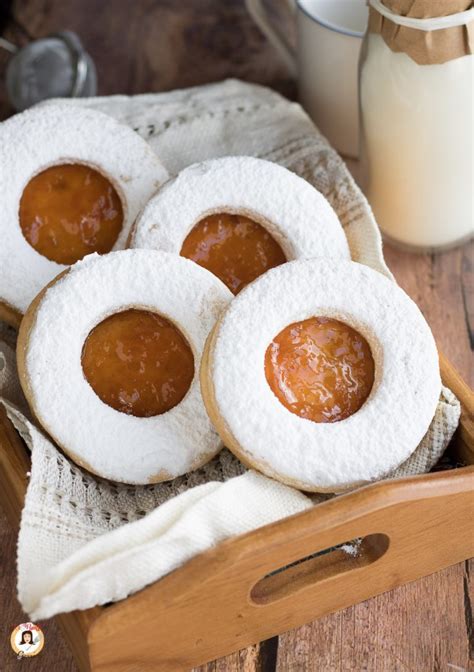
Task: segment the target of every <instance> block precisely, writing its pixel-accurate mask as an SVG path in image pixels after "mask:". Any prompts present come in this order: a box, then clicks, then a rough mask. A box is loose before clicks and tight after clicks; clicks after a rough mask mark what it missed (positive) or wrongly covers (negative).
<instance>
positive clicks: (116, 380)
mask: <svg viewBox="0 0 474 672" xmlns="http://www.w3.org/2000/svg"><path fill="white" fill-rule="evenodd" d="M82 370H83V372H84V376H85V377H86V380H87V381H88V382H89V384H90V386H91V387H92V389H93V390H94V392H95V393H96V394H97V396H98V397H99V398H100V399H101V400H102V401H103V402H104V403H105V404H108V405H109V406H112V408H115V409H116V410H117V411H120V412H121V413H127V414H129V415H135V416H138V417H140V418H146V417H150V416H153V415H160V414H161V413H166V411H169V410H170V409H171V408H173V407H174V406H176V405H177V404H179V402H180V401H181V400H182V399H183V397H184V396H185V395H186V392H187V391H188V389H189V387H190V385H191V383H192V380H193V377H194V356H193V353H192V351H191V348H190V347H189V344H188V342H187V341H186V339H185V338H184V336H183V335H182V334H181V332H180V331H179V330H178V329H177V328H176V327H175V326H174V325H173V324H172V323H171V322H170V321H169V320H167V319H166V318H164V317H162V316H161V315H157V314H155V313H152V312H150V311H147V310H138V309H130V310H125V311H123V312H121V313H115V314H114V315H111V316H110V317H107V318H106V319H105V320H104V321H103V322H100V324H98V325H97V326H96V327H95V328H94V329H92V331H91V332H90V334H89V335H88V337H87V339H86V341H85V343H84V347H83V349H82Z"/></svg>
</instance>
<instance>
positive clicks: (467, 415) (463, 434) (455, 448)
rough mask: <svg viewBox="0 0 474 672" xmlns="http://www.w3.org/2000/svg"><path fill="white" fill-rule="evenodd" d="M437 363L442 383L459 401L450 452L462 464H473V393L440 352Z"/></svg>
mask: <svg viewBox="0 0 474 672" xmlns="http://www.w3.org/2000/svg"><path fill="white" fill-rule="evenodd" d="M439 363H440V368H441V377H442V379H443V383H444V384H445V385H446V386H447V387H449V389H450V390H452V391H453V392H454V394H455V395H456V396H457V398H458V399H459V401H460V402H461V420H460V422H459V427H458V429H457V431H456V434H455V436H454V439H453V441H452V446H451V451H452V454H453V455H454V456H455V457H456V458H457V459H458V460H459V462H461V463H463V464H474V393H473V391H472V390H471V388H470V387H469V385H467V383H466V382H465V381H464V380H463V378H462V377H461V374H460V373H459V371H457V370H456V369H455V368H454V366H453V365H452V364H451V362H450V361H449V359H447V357H445V356H444V355H443V354H442V353H440V355H439Z"/></svg>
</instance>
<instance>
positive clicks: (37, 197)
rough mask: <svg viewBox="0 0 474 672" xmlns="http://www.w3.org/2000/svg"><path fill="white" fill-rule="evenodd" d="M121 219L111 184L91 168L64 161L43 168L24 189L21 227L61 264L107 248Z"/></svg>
mask: <svg viewBox="0 0 474 672" xmlns="http://www.w3.org/2000/svg"><path fill="white" fill-rule="evenodd" d="M122 223H123V210H122V203H121V201H120V198H119V196H118V194H117V192H116V191H115V189H114V187H113V186H112V185H111V183H110V182H109V181H108V180H107V179H106V178H105V177H104V176H103V175H101V174H100V173H99V172H97V170H93V169H92V168H89V167H88V166H81V165H75V164H73V165H70V164H64V165H62V166H53V167H52V168H48V169H47V170H43V172H42V173H39V174H38V175H36V176H35V177H33V178H32V179H31V180H30V181H29V182H28V184H27V185H26V187H25V190H24V191H23V194H22V197H21V200H20V227H21V230H22V232H23V235H24V236H25V238H26V240H27V241H28V242H29V244H30V245H31V246H32V247H34V248H35V250H36V251H37V252H39V253H40V254H42V255H43V256H44V257H47V258H48V259H50V260H51V261H56V262H57V263H58V264H73V263H74V262H75V261H78V260H79V259H82V258H83V257H85V256H86V254H90V253H91V252H99V254H104V253H105V252H109V251H110V250H111V249H112V247H113V246H114V243H115V241H116V240H117V238H118V236H119V233H120V230H121V228H122Z"/></svg>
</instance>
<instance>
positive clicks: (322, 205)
mask: <svg viewBox="0 0 474 672" xmlns="http://www.w3.org/2000/svg"><path fill="white" fill-rule="evenodd" d="M178 213H179V214H178ZM214 213H215V214H221V213H229V214H243V215H245V216H247V217H250V218H251V219H252V220H253V221H255V222H257V223H259V224H260V225H262V226H263V227H265V228H266V229H267V231H269V233H270V234H271V235H272V237H273V238H274V239H275V240H276V241H277V242H278V243H279V245H280V247H281V248H282V250H283V252H284V253H285V256H286V258H287V259H288V260H290V259H298V258H300V257H319V256H320V257H333V258H338V259H349V258H350V253H349V247H348V245H347V240H346V237H345V235H344V232H343V230H342V227H341V224H340V222H339V220H338V218H337V215H336V213H335V212H334V210H333V209H332V207H331V206H330V205H329V203H328V201H327V200H326V199H325V198H324V196H322V194H320V193H319V192H318V191H317V190H316V189H315V188H314V187H312V186H311V185H310V184H309V183H308V182H306V180H303V179H302V178H300V177H298V176H297V175H295V174H294V173H292V172H290V171H289V170H287V169H286V168H283V167H282V166H279V165H278V164H276V163H272V162H270V161H263V160H262V159H256V158H254V157H250V156H231V157H226V158H221V159H214V160H211V161H204V162H202V163H198V164H194V165H192V166H189V167H188V168H185V169H184V170H183V171H182V172H181V173H180V174H179V175H178V177H176V178H175V179H174V180H170V181H169V182H167V183H166V185H165V186H164V187H162V188H161V189H160V190H159V192H158V193H157V194H156V195H155V196H154V197H153V198H151V199H150V201H149V202H148V204H147V205H146V206H145V208H144V210H143V212H142V214H141V215H140V217H139V218H138V220H137V223H136V225H135V226H134V229H133V233H132V247H146V248H153V249H156V250H165V251H166V252H175V253H177V254H179V253H180V251H181V247H182V245H183V242H184V239H185V238H186V236H187V235H188V233H189V232H190V231H191V229H192V228H193V227H194V226H195V224H197V223H198V222H199V221H200V220H201V219H203V218H204V217H205V216H207V215H210V214H214Z"/></svg>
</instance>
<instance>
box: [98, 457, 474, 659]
mask: <svg viewBox="0 0 474 672" xmlns="http://www.w3.org/2000/svg"><path fill="white" fill-rule="evenodd" d="M473 492H474V467H466V468H464V469H458V470H453V471H448V472H442V473H438V474H430V475H427V476H426V475H424V476H416V477H413V478H409V479H402V480H399V481H387V482H383V483H377V484H374V485H372V486H369V487H367V488H363V489H360V490H358V491H356V492H353V493H351V494H348V495H342V496H341V497H338V498H335V499H333V500H330V501H328V502H325V503H324V504H320V505H319V506H317V507H315V508H314V509H310V510H308V511H306V512H304V513H301V514H298V515H296V516H293V517H291V518H287V519H284V520H282V521H279V522H277V523H274V524H273V525H268V526H266V527H264V528H261V529H259V530H256V531H254V532H251V533H249V534H246V535H244V536H241V537H238V538H237V539H234V540H229V541H227V542H224V543H222V544H220V545H219V546H218V547H217V548H216V549H214V550H211V551H208V552H206V553H203V554H201V555H199V556H197V557H195V558H193V559H192V560H191V561H189V562H188V563H187V564H186V565H184V566H183V567H182V568H180V569H179V570H177V571H175V572H173V573H171V574H169V575H168V576H166V577H164V578H163V579H161V580H160V581H158V582H156V583H155V584H153V585H151V586H150V587H148V588H146V589H145V590H143V591H141V592H140V593H137V594H136V595H132V596H131V597H129V598H128V599H127V600H124V601H123V602H120V603H117V604H114V605H112V606H110V607H109V608H107V609H104V610H103V611H102V614H101V615H100V616H99V618H98V619H97V620H96V621H94V623H93V624H92V626H91V629H90V633H89V651H90V656H91V662H92V669H93V670H94V671H95V672H112V671H114V672H125V671H126V670H127V671H129V670H133V669H137V670H138V669H140V670H142V671H148V670H149V671H150V672H151V670H156V669H160V670H162V671H163V672H171V671H175V670H186V669H190V668H192V667H193V666H196V665H200V664H203V663H205V662H206V661H208V660H213V659H215V658H217V657H220V656H223V655H225V654H228V653H230V652H231V651H234V650H237V649H239V648H242V647H245V646H248V645H250V644H253V643H255V642H257V641H260V640H263V639H267V638H268V637H271V636H273V635H276V634H279V633H281V632H284V631H286V630H290V629H291V628H295V627H297V626H299V625H301V624H303V623H306V622H308V621H311V620H314V619H315V618H318V617H319V616H323V615H325V614H328V613H331V612H333V611H338V610H340V609H344V608H345V607H348V606H350V605H352V604H355V603H357V602H361V601H363V600H366V599H368V598H369V597H372V596H374V595H377V594H379V593H382V592H385V591H387V590H391V589H392V588H395V587H397V586H400V585H402V584H404V583H407V582H409V581H413V580H415V579H417V578H419V577H421V576H425V575H427V574H431V573H433V572H436V571H438V570H440V569H442V568H444V567H447V566H448V565H450V564H454V563H457V562H460V561H462V560H464V559H466V558H469V557H471V556H472V555H474V498H473V496H472V493H473ZM368 535H377V536H376V538H378V539H380V538H382V539H383V537H382V535H386V536H387V537H388V539H389V544H388V548H386V550H384V549H382V552H379V553H378V557H375V558H374V559H373V561H369V562H362V563H357V562H355V563H354V565H353V567H352V568H349V569H348V568H347V567H346V566H345V567H344V570H343V571H342V572H341V571H338V570H337V568H336V571H334V569H333V568H331V566H330V565H331V563H330V562H327V563H326V564H327V566H326V567H323V568H321V567H318V568H317V571H315V572H314V571H312V569H311V564H310V569H309V571H307V572H306V573H305V572H303V574H304V576H303V578H301V577H300V578H299V579H298V580H297V581H295V572H294V569H291V570H290V571H289V577H285V576H284V575H285V572H281V573H280V575H275V576H276V577H278V578H274V577H270V578H269V579H266V581H270V582H271V583H273V584H276V585H273V586H270V598H269V599H264V600H262V599H261V592H260V594H259V595H257V598H256V599H255V592H253V591H254V587H255V585H256V584H258V583H259V582H261V580H262V579H263V577H265V576H266V575H268V574H270V573H271V572H274V571H275V570H278V569H280V568H281V567H282V566H285V565H289V564H291V563H294V562H295V561H298V560H299V559H301V558H305V557H306V556H309V555H310V554H314V553H316V552H318V551H321V550H323V549H328V548H331V547H333V546H335V545H338V544H341V543H343V542H345V541H347V540H351V539H354V538H356V537H366V536H368ZM454 539H455V540H456V543H453V540H454ZM374 553H375V554H376V555H377V549H374ZM323 557H324V556H323ZM309 562H310V563H311V562H312V561H311V560H310V561H309ZM335 562H336V563H340V555H339V552H336V558H335ZM252 592H253V597H252ZM267 597H268V596H267ZM150 632H153V633H154V635H153V637H152V638H147V646H146V647H144V646H143V638H144V634H145V633H150Z"/></svg>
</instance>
